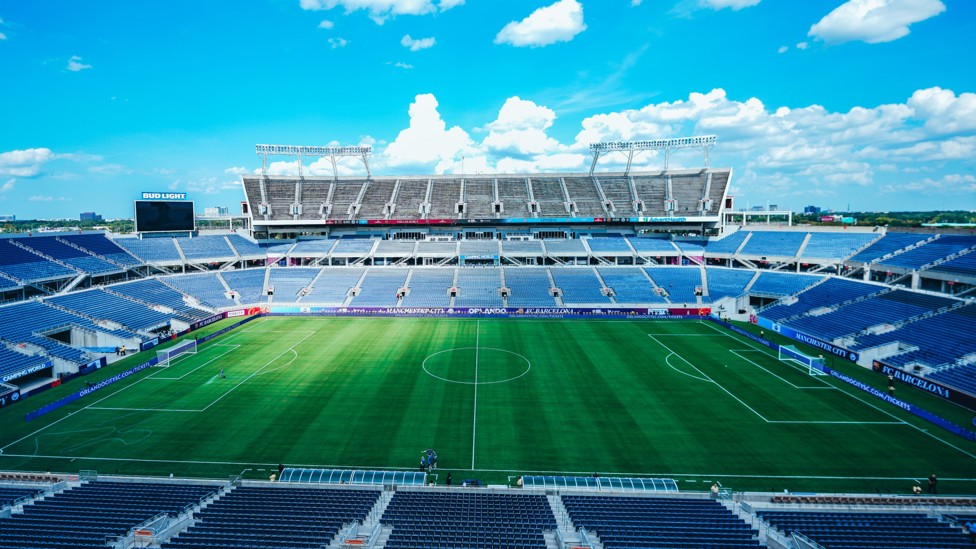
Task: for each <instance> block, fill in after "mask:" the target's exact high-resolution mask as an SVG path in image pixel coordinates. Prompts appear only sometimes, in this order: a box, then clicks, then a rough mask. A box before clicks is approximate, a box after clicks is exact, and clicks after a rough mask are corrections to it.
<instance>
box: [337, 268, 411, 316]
mask: <svg viewBox="0 0 976 549" xmlns="http://www.w3.org/2000/svg"><path fill="white" fill-rule="evenodd" d="M408 272H409V271H408V270H407V269H397V268H373V269H370V270H369V271H367V272H366V276H365V277H363V280H362V282H360V284H359V288H360V291H359V295H357V296H356V297H354V298H353V299H352V302H351V303H350V306H352V307H395V306H396V304H397V301H398V298H397V290H399V289H400V288H403V287H404V286H405V282H406V280H407V273H408Z"/></svg>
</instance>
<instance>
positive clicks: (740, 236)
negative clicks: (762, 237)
mask: <svg viewBox="0 0 976 549" xmlns="http://www.w3.org/2000/svg"><path fill="white" fill-rule="evenodd" d="M749 234H750V233H749V232H748V231H736V232H734V233H732V234H730V235H727V236H724V237H722V238H720V239H718V240H709V241H708V243H707V244H706V245H705V252H706V253H707V254H734V253H735V252H736V250H738V249H739V248H740V247H741V246H742V242H743V241H745V239H746V237H747V236H749Z"/></svg>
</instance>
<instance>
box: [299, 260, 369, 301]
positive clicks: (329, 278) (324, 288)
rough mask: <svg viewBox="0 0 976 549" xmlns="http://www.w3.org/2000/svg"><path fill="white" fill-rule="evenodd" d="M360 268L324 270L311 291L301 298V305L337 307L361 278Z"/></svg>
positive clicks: (361, 271) (361, 270)
mask: <svg viewBox="0 0 976 549" xmlns="http://www.w3.org/2000/svg"><path fill="white" fill-rule="evenodd" d="M363 270H364V269H362V268H360V267H355V268H353V267H332V268H328V269H324V270H323V271H322V274H321V275H319V278H318V280H317V281H316V282H315V285H314V286H312V291H311V292H309V293H308V294H306V295H305V297H303V298H302V303H309V304H316V305H325V306H332V307H338V306H340V305H342V304H343V303H344V302H345V301H346V298H347V297H348V296H349V290H351V289H353V288H355V287H356V285H357V284H358V283H359V279H360V278H362V276H363Z"/></svg>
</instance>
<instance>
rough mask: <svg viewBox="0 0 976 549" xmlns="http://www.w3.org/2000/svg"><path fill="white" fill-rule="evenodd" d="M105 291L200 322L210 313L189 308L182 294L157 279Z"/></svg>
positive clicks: (113, 286)
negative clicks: (165, 308) (160, 307)
mask: <svg viewBox="0 0 976 549" xmlns="http://www.w3.org/2000/svg"><path fill="white" fill-rule="evenodd" d="M107 291H111V292H114V293H117V294H122V295H124V296H126V297H128V298H131V299H134V300H136V301H139V302H142V303H144V304H146V305H162V306H164V307H169V308H170V309H173V310H174V311H176V312H177V313H179V314H180V316H183V317H184V318H189V319H193V320H201V319H204V318H206V317H208V316H210V315H211V314H212V313H210V312H209V311H205V310H203V309H198V308H196V307H191V306H189V305H187V304H186V302H185V301H184V300H183V294H181V293H180V292H178V291H176V290H174V289H173V288H170V287H169V286H167V285H166V284H163V283H162V282H161V281H160V280H159V279H158V278H144V279H142V280H135V281H132V282H126V283H123V284H115V285H112V286H109V287H108V288H107Z"/></svg>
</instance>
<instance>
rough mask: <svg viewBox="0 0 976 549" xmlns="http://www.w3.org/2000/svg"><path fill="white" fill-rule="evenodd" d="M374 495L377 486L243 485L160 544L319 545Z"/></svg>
mask: <svg viewBox="0 0 976 549" xmlns="http://www.w3.org/2000/svg"><path fill="white" fill-rule="evenodd" d="M379 495H380V492H379V491H378V490H336V489H329V488H295V487H290V486H289V487H279V486H267V487H251V486H243V487H240V488H236V489H234V490H232V491H231V492H230V493H228V494H226V495H224V496H222V497H221V498H220V499H219V500H217V501H215V502H214V503H212V504H211V505H209V506H207V508H206V509H204V510H202V511H200V512H199V513H197V515H196V517H195V518H196V521H195V522H194V524H193V526H191V527H190V528H189V529H188V530H187V531H185V532H181V533H180V534H179V535H177V536H176V537H175V538H173V539H171V540H170V541H169V542H166V543H164V544H163V545H162V547H163V549H198V548H203V547H228V548H229V547H246V548H252V549H253V548H267V549H278V548H285V547H287V548H290V549H292V548H293V549H297V548H308V549H318V548H320V547H325V546H328V545H329V543H330V542H331V541H332V540H333V538H335V536H336V534H338V533H339V530H340V529H341V528H342V527H343V526H344V525H346V524H348V523H351V522H358V521H362V520H363V519H365V518H366V515H367V513H369V511H370V509H372V507H373V506H374V505H375V504H376V500H377V499H378V498H379Z"/></svg>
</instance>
